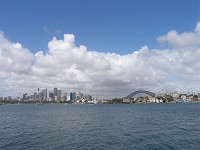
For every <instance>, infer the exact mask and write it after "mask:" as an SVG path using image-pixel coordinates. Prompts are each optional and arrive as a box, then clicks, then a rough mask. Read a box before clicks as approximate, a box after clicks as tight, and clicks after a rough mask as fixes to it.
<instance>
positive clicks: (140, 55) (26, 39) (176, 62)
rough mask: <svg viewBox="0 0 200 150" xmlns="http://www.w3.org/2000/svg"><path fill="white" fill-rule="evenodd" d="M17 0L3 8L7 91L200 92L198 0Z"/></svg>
mask: <svg viewBox="0 0 200 150" xmlns="http://www.w3.org/2000/svg"><path fill="white" fill-rule="evenodd" d="M11 2H12V1H5V0H3V1H1V5H0V20H1V23H0V82H1V85H0V95H1V96H12V97H18V96H21V95H22V94H23V93H25V92H28V93H30V92H32V91H33V90H34V89H36V88H38V87H41V89H43V88H48V89H52V88H54V87H58V88H59V89H63V90H64V91H82V92H84V93H91V94H92V95H95V96H97V97H98V98H111V97H113V95H114V96H117V97H123V96H126V95H128V94H129V93H131V92H133V91H135V90H138V89H142V90H149V91H153V92H155V93H163V92H170V91H177V90H181V91H185V92H186V91H197V92H199V91H200V88H199V84H200V76H199V74H200V72H199V68H200V59H199V57H200V15H199V14H200V2H199V1H198V0H192V1H190V2H188V1H180V0H175V1H172V0H170V1H162V2H161V1H158V0H154V1H151V2H146V1H144V0H143V1H129V0H127V1H125V2H124V1H121V0H120V1H118V2H116V1H114V0H111V1H105V0H103V1H98V2H93V1H91V0H87V1H84V2H82V1H78V0H75V1H70V0H67V1H62V0H61V1H59V2H57V1H54V0H52V1H46V0H44V1H42V2H41V1H39V0H36V1H28V2H27V1H24V0H22V1H20V2H12V5H11ZM15 4H16V5H15ZM47 4H48V5H47ZM7 10H10V11H7ZM73 10H76V11H73ZM161 10H163V11H161ZM186 10H187V11H186ZM158 12H159V13H158Z"/></svg>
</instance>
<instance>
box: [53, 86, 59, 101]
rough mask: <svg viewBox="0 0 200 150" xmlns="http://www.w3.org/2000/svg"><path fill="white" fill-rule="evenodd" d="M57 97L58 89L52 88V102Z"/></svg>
mask: <svg viewBox="0 0 200 150" xmlns="http://www.w3.org/2000/svg"><path fill="white" fill-rule="evenodd" d="M57 97H58V89H57V88H54V90H53V100H54V101H57Z"/></svg>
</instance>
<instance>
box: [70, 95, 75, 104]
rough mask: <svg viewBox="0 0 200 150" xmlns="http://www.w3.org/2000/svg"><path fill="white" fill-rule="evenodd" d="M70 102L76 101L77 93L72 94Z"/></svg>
mask: <svg viewBox="0 0 200 150" xmlns="http://www.w3.org/2000/svg"><path fill="white" fill-rule="evenodd" d="M70 101H72V102H75V101H76V93H70Z"/></svg>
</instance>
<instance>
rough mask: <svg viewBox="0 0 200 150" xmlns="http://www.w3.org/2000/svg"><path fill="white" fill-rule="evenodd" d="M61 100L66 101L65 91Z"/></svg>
mask: <svg viewBox="0 0 200 150" xmlns="http://www.w3.org/2000/svg"><path fill="white" fill-rule="evenodd" d="M62 101H67V93H64V94H63V96H62Z"/></svg>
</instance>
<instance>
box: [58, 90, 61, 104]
mask: <svg viewBox="0 0 200 150" xmlns="http://www.w3.org/2000/svg"><path fill="white" fill-rule="evenodd" d="M61 99H62V90H58V101H61Z"/></svg>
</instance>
